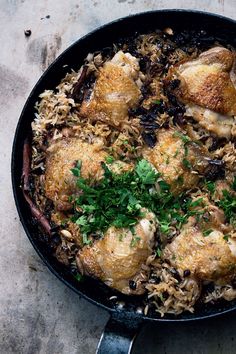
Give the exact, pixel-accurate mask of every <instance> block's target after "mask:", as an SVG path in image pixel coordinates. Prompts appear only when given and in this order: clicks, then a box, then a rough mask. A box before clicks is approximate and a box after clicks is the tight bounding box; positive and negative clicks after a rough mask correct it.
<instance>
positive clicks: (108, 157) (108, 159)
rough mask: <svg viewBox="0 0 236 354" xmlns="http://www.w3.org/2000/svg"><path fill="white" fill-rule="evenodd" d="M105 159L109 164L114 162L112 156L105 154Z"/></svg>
mask: <svg viewBox="0 0 236 354" xmlns="http://www.w3.org/2000/svg"><path fill="white" fill-rule="evenodd" d="M105 160H106V163H108V164H111V163H112V162H114V160H115V159H114V157H113V156H107V157H106V158H105Z"/></svg>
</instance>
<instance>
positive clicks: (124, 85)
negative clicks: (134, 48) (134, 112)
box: [80, 51, 141, 126]
mask: <svg viewBox="0 0 236 354" xmlns="http://www.w3.org/2000/svg"><path fill="white" fill-rule="evenodd" d="M138 76H139V64H138V61H137V59H136V58H135V57H133V56H132V55H131V54H129V53H123V52H122V51H119V52H118V53H116V54H115V56H114V57H113V58H112V60H110V61H108V62H106V63H105V64H104V66H103V67H102V68H101V69H100V71H99V74H98V78H97V81H96V83H95V86H94V90H93V92H92V94H91V97H90V98H89V100H88V101H86V100H85V101H84V102H83V103H82V106H81V111H80V113H81V114H82V115H84V116H86V117H89V118H90V119H92V120H93V119H94V120H97V119H100V120H104V121H106V122H107V123H108V124H112V125H115V126H119V125H120V124H121V123H122V121H123V120H124V119H125V118H126V117H127V115H128V110H129V109H130V108H134V107H136V105H137V104H138V102H139V98H140V95H141V92H140V89H139V86H140V84H139V83H140V80H138Z"/></svg>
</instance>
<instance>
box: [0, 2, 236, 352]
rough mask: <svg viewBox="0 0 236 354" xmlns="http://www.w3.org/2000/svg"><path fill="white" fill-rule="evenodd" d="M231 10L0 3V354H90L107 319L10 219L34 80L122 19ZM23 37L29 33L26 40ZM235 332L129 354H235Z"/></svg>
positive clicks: (214, 331) (142, 347)
mask: <svg viewBox="0 0 236 354" xmlns="http://www.w3.org/2000/svg"><path fill="white" fill-rule="evenodd" d="M235 7H236V1H235V0H228V1H226V0H225V1H224V0H218V1H217V0H215V1H213V0H212V1H211V0H206V1H204V0H195V1H194V0H192V1H185V0H175V1H174V0H172V1H168V0H166V1H163V0H162V1H161V0H160V1H155V0H110V1H108V0H107V1H99V0H91V1H89V0H87V1H85V0H77V1H76V0H67V1H63V0H61V1H56V0H41V1H40V0H0V110H1V114H0V142H1V149H0V161H1V169H0V203H1V218H0V232H1V237H0V269H1V277H0V353H1V354H11V353H14V354H16V353H17V354H44V353H45V354H75V353H77V354H92V353H94V352H95V348H96V345H97V342H98V339H99V336H100V335H101V333H102V330H103V327H104V325H105V323H106V321H107V319H108V314H107V313H106V312H105V311H104V310H102V309H99V308H97V307H95V306H94V305H91V304H89V303H88V302H86V301H85V300H83V299H80V298H79V297H78V296H77V295H76V294H74V293H73V292H72V291H71V290H70V289H68V288H66V287H65V285H63V284H62V283H60V282H59V280H58V279H56V278H55V277H54V276H53V275H52V274H51V273H50V272H49V271H48V269H47V268H46V267H45V265H44V264H43V263H42V261H41V260H40V259H39V257H38V256H37V255H36V253H35V251H34V250H33V248H32V246H31V245H30V243H29V241H28V239H27V237H26V235H25V233H24V231H23V229H22V227H21V224H20V221H19V218H18V215H17V213H16V209H15V205H14V201H13V197H12V190H11V181H10V154H11V146H12V140H13V136H14V130H15V126H16V124H17V120H18V117H19V114H20V112H21V109H22V107H23V105H24V102H25V100H26V98H27V96H28V94H29V92H30V90H31V88H32V87H33V85H34V84H35V82H36V81H37V79H38V78H39V77H40V75H41V74H42V72H43V71H44V70H45V69H46V67H47V66H48V65H49V64H50V63H51V62H52V61H53V60H54V58H55V57H56V56H57V55H58V54H59V53H60V52H62V51H63V50H64V49H65V48H66V47H67V46H68V45H69V44H71V43H72V42H73V41H75V40H76V39H78V38H79V37H81V36H82V35H83V34H85V33H87V32H88V31H90V30H92V29H94V28H96V27H97V26H99V25H101V24H103V23H106V22H108V21H111V20H113V19H116V18H119V17H121V16H125V15H128V14H131V13H136V12H140V11H146V10H151V9H157V8H193V9H202V10H208V11H213V12H217V13H221V14H225V15H226V16H229V17H233V18H235V17H236V8H235ZM48 16H50V17H49V18H48ZM157 26H158V24H157ZM25 29H31V31H32V35H31V36H30V37H29V38H26V37H25V36H24V30H25ZM235 331H236V319H235V318H234V317H233V316H231V317H229V318H226V319H216V320H214V321H211V322H210V323H206V322H204V323H202V322H199V323H192V324H187V325H186V324H185V325H184V324H182V325H178V326H176V325H175V326H166V325H159V326H151V325H148V326H147V327H145V328H144V329H143V330H142V332H141V334H140V336H139V337H138V339H137V342H136V345H135V349H134V353H135V354H142V353H146V354H155V353H168V354H172V353H173V354H180V353H189V354H190V353H194V354H200V353H201V354H220V353H222V354H230V353H236V348H235V341H236V335H235ZM111 354H112V353H111Z"/></svg>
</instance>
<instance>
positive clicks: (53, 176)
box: [45, 138, 107, 211]
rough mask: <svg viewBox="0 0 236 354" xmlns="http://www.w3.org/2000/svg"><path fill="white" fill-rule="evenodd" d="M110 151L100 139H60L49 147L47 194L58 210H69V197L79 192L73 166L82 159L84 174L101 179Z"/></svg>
mask: <svg viewBox="0 0 236 354" xmlns="http://www.w3.org/2000/svg"><path fill="white" fill-rule="evenodd" d="M106 156H107V154H106V153H105V151H103V150H102V144H101V143H100V142H97V143H94V144H88V143H86V142H83V141H81V140H80V139H77V138H67V139H61V140H59V141H57V142H55V143H53V144H52V145H51V146H50V148H49V149H48V154H47V160H46V172H45V194H46V196H47V198H49V199H51V200H52V201H53V202H54V205H55V207H56V208H57V209H58V210H61V211H62V210H68V209H70V208H71V203H69V201H68V197H69V196H70V195H72V194H73V193H75V192H76V177H75V176H74V175H73V174H72V172H71V169H72V168H73V167H74V166H75V164H76V162H77V161H79V160H80V161H81V162H82V164H81V176H82V177H83V178H93V179H94V180H99V179H100V178H102V176H103V169H102V166H101V162H104V161H105V157H106Z"/></svg>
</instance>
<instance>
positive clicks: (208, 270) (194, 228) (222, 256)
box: [163, 198, 236, 284]
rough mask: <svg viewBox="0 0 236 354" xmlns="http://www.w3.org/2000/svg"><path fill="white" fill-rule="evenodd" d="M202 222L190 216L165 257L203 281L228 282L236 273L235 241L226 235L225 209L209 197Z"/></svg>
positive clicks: (166, 250) (168, 248) (180, 268)
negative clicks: (220, 207)
mask: <svg viewBox="0 0 236 354" xmlns="http://www.w3.org/2000/svg"><path fill="white" fill-rule="evenodd" d="M203 202H205V207H204V211H205V213H204V214H203V217H201V221H198V220H197V217H190V218H189V220H188V223H187V224H185V225H184V226H183V228H182V230H181V232H180V234H179V235H178V236H176V238H175V239H174V240H173V241H172V242H171V243H169V244H168V245H167V246H166V247H165V249H164V251H163V257H164V258H166V259H169V261H170V262H171V264H172V265H173V266H174V267H176V268H177V269H179V270H182V271H184V270H187V269H188V270H190V272H191V274H192V276H196V277H197V278H198V279H200V280H203V281H215V282H216V283H218V284H227V282H229V281H230V280H231V279H232V278H233V277H234V276H235V274H236V240H235V239H233V238H231V237H228V236H226V237H225V234H226V233H227V232H228V231H229V229H227V226H226V225H225V217H224V213H223V211H222V210H220V209H219V208H218V207H216V206H215V205H212V204H211V203H210V202H209V201H208V204H207V199H206V198H203ZM229 228H230V227H229Z"/></svg>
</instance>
